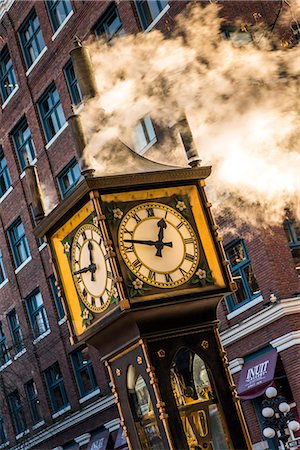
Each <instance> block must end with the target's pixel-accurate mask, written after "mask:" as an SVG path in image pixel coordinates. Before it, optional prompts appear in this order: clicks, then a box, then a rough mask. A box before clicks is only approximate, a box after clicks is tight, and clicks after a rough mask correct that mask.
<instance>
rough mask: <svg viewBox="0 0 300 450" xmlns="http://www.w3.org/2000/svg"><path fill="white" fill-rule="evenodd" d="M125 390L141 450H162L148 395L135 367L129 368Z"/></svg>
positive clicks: (143, 381) (142, 379)
mask: <svg viewBox="0 0 300 450" xmlns="http://www.w3.org/2000/svg"><path fill="white" fill-rule="evenodd" d="M127 389H128V397H129V403H130V406H131V412H132V415H133V419H134V423H135V427H136V431H137V434H138V436H139V440H140V443H141V448H142V449H143V450H163V449H164V446H163V443H162V438H161V435H160V432H159V428H158V424H157V420H156V417H155V414H154V409H153V404H152V401H151V398H150V393H149V390H148V388H147V385H146V383H145V380H144V378H143V377H142V376H141V375H140V374H139V373H138V372H137V370H136V369H135V367H133V366H129V368H128V372H127Z"/></svg>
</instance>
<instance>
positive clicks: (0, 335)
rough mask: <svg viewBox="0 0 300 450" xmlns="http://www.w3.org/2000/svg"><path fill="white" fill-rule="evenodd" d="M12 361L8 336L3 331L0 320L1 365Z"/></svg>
mask: <svg viewBox="0 0 300 450" xmlns="http://www.w3.org/2000/svg"><path fill="white" fill-rule="evenodd" d="M8 361H10V354H9V350H8V347H7V342H6V336H5V334H4V331H3V325H2V322H0V366H4V364H6V363H7V362H8Z"/></svg>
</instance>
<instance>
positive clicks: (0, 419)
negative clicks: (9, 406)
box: [0, 414, 7, 445]
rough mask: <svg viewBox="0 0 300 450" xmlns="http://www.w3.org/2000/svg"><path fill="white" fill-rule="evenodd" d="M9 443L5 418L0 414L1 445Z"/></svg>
mask: <svg viewBox="0 0 300 450" xmlns="http://www.w3.org/2000/svg"><path fill="white" fill-rule="evenodd" d="M6 443H7V434H6V429H5V425H4V418H3V416H2V414H0V445H3V444H6Z"/></svg>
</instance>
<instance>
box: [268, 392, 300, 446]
mask: <svg viewBox="0 0 300 450" xmlns="http://www.w3.org/2000/svg"><path fill="white" fill-rule="evenodd" d="M265 395H266V397H267V398H266V399H265V400H263V402H262V405H263V409H262V411H261V413H262V416H263V417H264V426H265V428H264V429H263V435H264V437H266V438H268V439H272V438H274V437H276V440H277V445H278V448H281V449H288V448H289V446H288V444H287V441H288V440H289V438H290V433H289V432H288V433H286V429H288V430H289V431H292V432H295V431H298V430H299V429H300V424H299V422H297V421H296V420H294V415H293V413H291V412H290V406H289V405H288V403H287V402H286V401H285V398H284V397H282V396H281V395H278V396H277V389H276V388H275V387H272V386H271V387H268V388H267V389H266V392H265ZM279 446H280V447H279Z"/></svg>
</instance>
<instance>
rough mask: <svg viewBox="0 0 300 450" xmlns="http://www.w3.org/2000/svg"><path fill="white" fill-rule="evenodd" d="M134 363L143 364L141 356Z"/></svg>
mask: <svg viewBox="0 0 300 450" xmlns="http://www.w3.org/2000/svg"><path fill="white" fill-rule="evenodd" d="M136 362H137V363H138V364H139V365H141V364H143V358H142V357H141V356H138V357H137V358H136Z"/></svg>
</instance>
